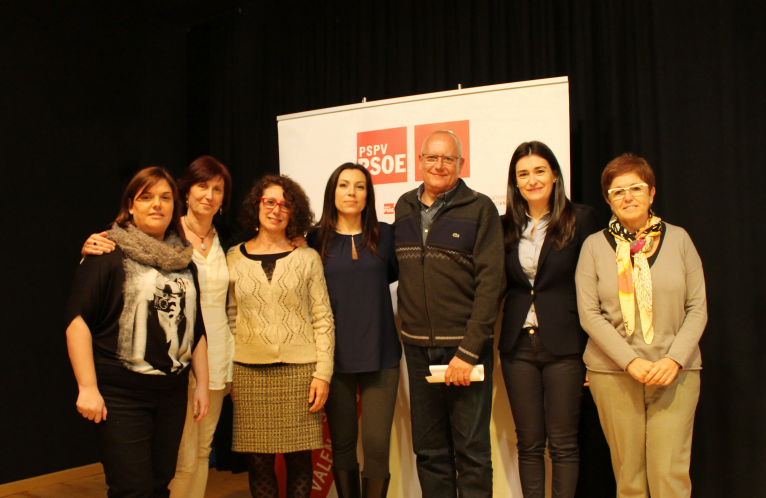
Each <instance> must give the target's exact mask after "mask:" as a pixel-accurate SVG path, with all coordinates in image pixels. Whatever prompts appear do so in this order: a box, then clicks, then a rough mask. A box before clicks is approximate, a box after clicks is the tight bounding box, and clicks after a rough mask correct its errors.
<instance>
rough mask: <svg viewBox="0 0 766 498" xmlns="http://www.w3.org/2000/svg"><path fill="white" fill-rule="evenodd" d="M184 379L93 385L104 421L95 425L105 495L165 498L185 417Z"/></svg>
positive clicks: (186, 387) (174, 467)
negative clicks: (155, 385) (161, 385)
mask: <svg viewBox="0 0 766 498" xmlns="http://www.w3.org/2000/svg"><path fill="white" fill-rule="evenodd" d="M187 389H188V384H185V385H182V386H181V387H179V388H177V389H172V390H167V389H159V390H156V391H152V390H141V391H138V390H129V389H120V388H116V387H109V386H99V390H100V391H101V396H103V398H104V403H105V405H106V410H107V415H106V420H104V421H102V422H101V423H99V424H96V441H97V445H98V452H99V457H100V458H101V463H102V464H103V465H104V474H105V476H106V484H107V485H108V486H109V491H108V493H107V496H108V497H109V498H167V497H168V496H170V491H168V484H169V483H170V480H171V479H173V476H174V475H175V472H176V458H177V456H178V446H179V445H180V443H181V435H182V434H183V430H184V421H185V420H186V399H187Z"/></svg>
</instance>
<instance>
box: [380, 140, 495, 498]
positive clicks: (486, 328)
mask: <svg viewBox="0 0 766 498" xmlns="http://www.w3.org/2000/svg"><path fill="white" fill-rule="evenodd" d="M419 160H420V170H421V172H422V173H423V184H422V185H420V187H418V188H416V189H415V190H412V191H410V192H407V193H406V194H404V195H402V196H401V197H400V198H399V202H398V203H397V204H396V223H395V224H394V226H395V238H396V253H397V257H398V260H399V290H398V309H399V315H400V316H401V318H402V342H403V343H404V351H405V357H406V360H407V371H408V375H409V386H410V409H411V420H412V446H413V450H414V452H415V454H416V456H417V469H418V477H419V479H420V487H421V488H422V490H423V492H424V494H425V493H427V494H428V496H429V497H431V498H442V497H445V498H454V497H455V496H457V493H458V492H459V494H460V498H479V497H489V496H492V453H491V448H490V436H489V422H490V415H491V411H492V367H493V361H494V354H493V351H492V345H493V342H494V341H493V330H494V325H495V320H496V319H497V311H498V305H499V300H500V296H501V294H502V292H503V289H504V286H505V273H504V267H503V265H504V258H503V255H504V250H503V233H502V229H501V226H500V217H499V216H498V212H497V208H496V207H495V205H494V204H493V203H492V201H491V200H490V199H489V198H488V197H487V196H485V195H483V194H480V193H478V192H475V191H473V190H471V189H470V188H469V187H468V186H467V185H466V184H465V182H463V180H461V179H459V178H458V176H459V174H460V168H461V166H462V165H463V163H464V161H465V159H464V158H463V157H462V145H461V143H460V140H459V139H458V137H457V136H455V135H454V134H453V133H452V132H449V131H437V132H434V133H432V134H430V135H429V136H428V137H426V139H425V141H424V142H423V147H422V149H421V153H420V156H419ZM431 365H448V367H447V371H446V373H445V383H444V384H429V383H428V382H427V381H426V377H427V376H429V375H431V373H430V371H429V366H431ZM474 365H483V366H484V375H485V377H484V381H482V382H471V380H470V374H471V371H472V370H473V367H474Z"/></svg>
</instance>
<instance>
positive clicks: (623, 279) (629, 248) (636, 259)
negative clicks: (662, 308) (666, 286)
mask: <svg viewBox="0 0 766 498" xmlns="http://www.w3.org/2000/svg"><path fill="white" fill-rule="evenodd" d="M609 232H610V233H611V234H612V235H614V238H615V240H616V241H617V290H618V292H619V295H620V309H621V310H622V320H623V322H624V323H625V331H626V332H627V334H628V336H631V335H633V331H634V330H636V308H635V301H638V311H639V317H640V319H641V329H642V330H643V332H644V342H646V343H647V344H651V343H652V341H653V340H654V325H653V324H652V316H653V304H652V273H651V271H650V270H649V261H648V260H647V259H646V253H647V252H649V251H650V250H651V248H652V245H653V243H654V237H656V236H657V235H659V234H660V233H661V232H662V220H661V219H660V218H659V217H658V216H656V215H655V214H654V213H653V212H652V211H651V210H650V211H649V220H648V221H647V222H646V226H645V227H644V228H642V229H641V230H639V231H638V233H636V234H635V235H634V234H632V233H630V232H628V231H627V230H626V229H625V227H623V226H622V225H621V224H620V222H619V221H617V218H616V217H614V216H613V217H612V219H611V221H610V222H609ZM631 254H632V255H633V264H632V265H631V264H630V259H631Z"/></svg>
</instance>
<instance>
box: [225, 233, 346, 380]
mask: <svg viewBox="0 0 766 498" xmlns="http://www.w3.org/2000/svg"><path fill="white" fill-rule="evenodd" d="M241 245H242V244H239V245H237V246H234V247H232V248H231V249H229V253H228V255H227V257H226V261H227V263H228V265H229V302H228V306H227V313H228V316H229V328H230V329H231V333H232V335H233V336H234V361H235V362H239V363H246V364H269V363H300V364H305V363H313V362H316V364H317V366H316V371H315V372H314V377H316V378H318V379H322V380H326V381H328V382H329V381H330V379H331V377H332V372H333V355H334V351H335V323H334V320H333V316H332V308H331V307H330V296H329V294H328V293H327V284H326V283H325V278H324V267H323V265H322V259H321V258H320V257H319V254H317V252H316V251H314V250H313V249H308V248H300V247H299V248H297V249H295V250H294V251H293V252H292V253H290V254H289V255H288V256H286V257H284V258H281V259H279V260H277V264H276V267H275V268H274V274H273V275H272V277H271V282H269V280H268V278H266V274H265V273H264V271H263V268H262V267H261V262H260V261H254V260H252V259H249V258H247V257H246V256H245V255H243V254H242V250H241V248H240V246H241Z"/></svg>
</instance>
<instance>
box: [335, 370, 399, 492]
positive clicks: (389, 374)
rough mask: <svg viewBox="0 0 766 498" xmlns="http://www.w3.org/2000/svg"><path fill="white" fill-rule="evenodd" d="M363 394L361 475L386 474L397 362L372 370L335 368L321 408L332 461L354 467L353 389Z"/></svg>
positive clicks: (355, 424)
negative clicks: (330, 446) (326, 428)
mask: <svg viewBox="0 0 766 498" xmlns="http://www.w3.org/2000/svg"><path fill="white" fill-rule="evenodd" d="M357 385H358V386H359V392H360V394H361V398H362V448H363V449H364V471H363V472H362V476H363V477H367V478H370V479H385V478H387V477H388V475H389V469H388V460H389V449H390V447H391V425H392V424H393V421H394V409H395V408H396V393H397V392H398V390H399V365H397V366H396V367H394V368H386V369H385V370H378V371H375V372H362V373H341V372H335V373H334V374H333V376H332V382H330V396H329V397H328V398H327V404H325V406H324V411H325V413H326V414H327V426H328V427H329V429H330V439H331V440H332V464H333V467H334V468H335V469H337V470H355V469H356V468H357V467H358V466H359V463H358V462H357V459H356V445H357V438H358V436H359V424H358V421H357V411H356V389H357Z"/></svg>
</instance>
